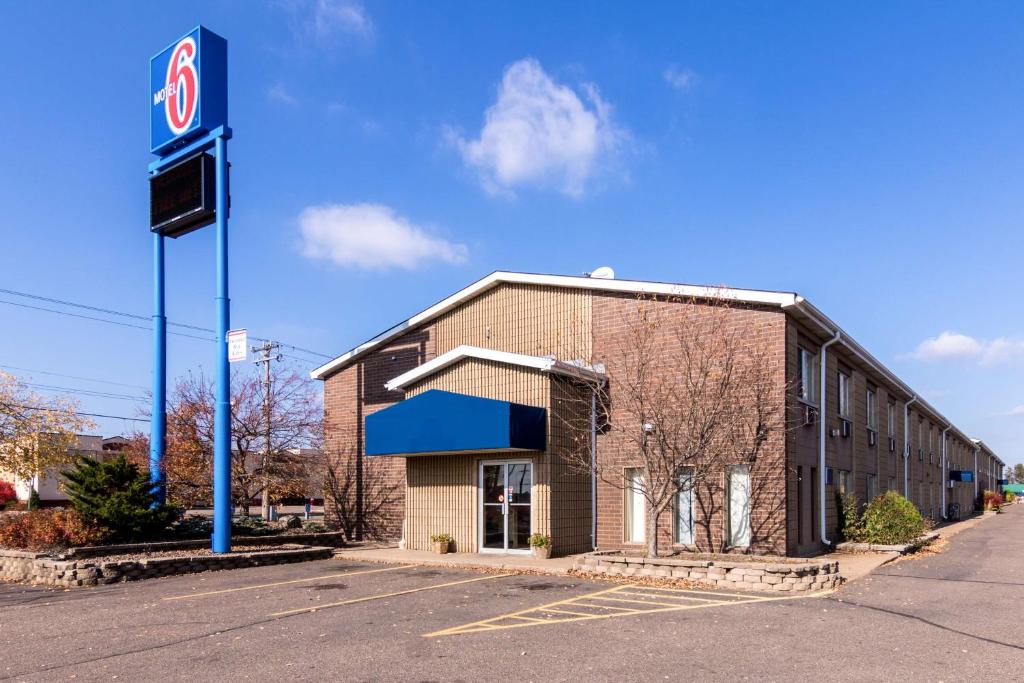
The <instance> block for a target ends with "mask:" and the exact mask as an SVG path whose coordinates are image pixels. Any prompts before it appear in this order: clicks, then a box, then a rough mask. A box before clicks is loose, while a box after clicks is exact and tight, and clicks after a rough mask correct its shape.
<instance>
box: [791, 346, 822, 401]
mask: <svg viewBox="0 0 1024 683" xmlns="http://www.w3.org/2000/svg"><path fill="white" fill-rule="evenodd" d="M796 359H797V363H796V395H797V397H798V398H799V399H800V400H801V401H806V402H807V403H813V404H815V405H817V403H818V392H817V386H818V382H817V377H818V356H817V354H814V353H811V352H810V351H808V350H807V349H805V348H804V347H802V346H799V347H797V350H796Z"/></svg>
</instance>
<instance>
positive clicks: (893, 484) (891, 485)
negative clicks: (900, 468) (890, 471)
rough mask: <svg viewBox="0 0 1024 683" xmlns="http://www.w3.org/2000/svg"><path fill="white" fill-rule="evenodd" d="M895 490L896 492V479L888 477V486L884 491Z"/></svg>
mask: <svg viewBox="0 0 1024 683" xmlns="http://www.w3.org/2000/svg"><path fill="white" fill-rule="evenodd" d="M895 490H896V477H889V486H888V487H887V488H886V491H895Z"/></svg>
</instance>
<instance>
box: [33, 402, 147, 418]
mask: <svg viewBox="0 0 1024 683" xmlns="http://www.w3.org/2000/svg"><path fill="white" fill-rule="evenodd" d="M18 407H19V408H24V409H25V410H39V411H42V412H47V413H51V412H54V410H53V408H41V407H39V406H25V405H18ZM75 415H85V416H86V417H103V418H107V419H110V420H131V421H132V422H149V419H148V418H144V417H128V416H127V415H104V414H103V413H80V412H78V411H77V410H76V411H75Z"/></svg>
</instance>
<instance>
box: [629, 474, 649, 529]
mask: <svg viewBox="0 0 1024 683" xmlns="http://www.w3.org/2000/svg"><path fill="white" fill-rule="evenodd" d="M624 474H625V478H626V487H625V494H626V496H625V508H626V509H625V513H626V515H625V516H626V519H625V534H624V538H623V540H624V541H625V542H626V543H643V542H644V538H645V533H644V522H645V520H646V511H647V505H646V504H645V501H646V499H645V498H644V494H643V490H644V471H643V468H641V467H629V468H626V471H625V473H624Z"/></svg>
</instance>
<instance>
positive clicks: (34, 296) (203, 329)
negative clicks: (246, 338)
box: [0, 288, 334, 359]
mask: <svg viewBox="0 0 1024 683" xmlns="http://www.w3.org/2000/svg"><path fill="white" fill-rule="evenodd" d="M0 293H3V294H10V295H12V296H20V297H25V298H27V299H33V300H35V301H45V302H47V303H51V304H58V305H61V306H69V307H71V308H80V309H83V310H87V311H93V312H96V313H106V314H107V315H117V316H121V317H124V318H130V319H132V320H145V321H147V322H148V321H150V320H151V317H149V316H145V315H139V314H137V313H126V312H124V311H117V310H114V309H112V308H103V307H101V306H91V305H89V304H81V303H77V302H74V301H67V300H65V299H57V298H54V297H48V296H43V295H41V294H32V293H30V292H19V291H17V290H14V289H3V288H0ZM0 303H4V304H10V305H12V306H21V307H23V308H32V309H35V310H40V311H47V312H50V313H58V314H62V315H69V316H72V317H76V318H85V319H86V320H95V321H98V322H107V323H112V324H115V325H123V326H125V327H135V328H138V329H143V330H149V329H152V328H151V327H150V326H142V325H131V324H128V323H123V322H120V321H117V320H109V319H107V318H96V317H91V316H84V315H77V314H74V313H69V312H67V311H58V310H55V309H52V308H43V307H40V306H30V305H28V304H21V303H16V302H14V301H4V300H0ZM167 324H168V325H172V326H174V327H181V328H185V329H189V330H196V331H198V332H209V333H210V334H216V331H215V330H212V329H210V328H208V327H200V326H199V325H189V324H187V323H177V322H171V321H168V322H167ZM168 334H176V335H178V336H183V337H192V338H193V339H204V340H207V341H211V340H208V339H207V338H206V337H197V336H195V335H188V334H183V333H181V332H168ZM252 339H254V340H255V341H261V342H270V341H271V340H270V339H264V338H262V337H252ZM212 341H216V337H214V339H213V340H212ZM280 345H281V346H283V347H286V348H289V349H291V350H293V351H298V352H300V353H307V354H310V355H312V356H319V357H320V358H328V359H330V358H334V356H331V355H328V354H326V353H320V352H319V351H313V350H311V349H306V348H303V347H301V346H295V345H294V344H288V343H284V342H280Z"/></svg>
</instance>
